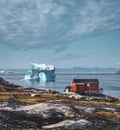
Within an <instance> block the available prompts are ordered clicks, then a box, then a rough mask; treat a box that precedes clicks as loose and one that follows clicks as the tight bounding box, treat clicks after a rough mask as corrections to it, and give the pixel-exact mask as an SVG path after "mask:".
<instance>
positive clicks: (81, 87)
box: [72, 79, 99, 93]
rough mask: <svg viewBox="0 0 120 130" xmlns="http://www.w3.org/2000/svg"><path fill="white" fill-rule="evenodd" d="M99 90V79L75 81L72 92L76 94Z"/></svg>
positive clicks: (73, 81)
mask: <svg viewBox="0 0 120 130" xmlns="http://www.w3.org/2000/svg"><path fill="white" fill-rule="evenodd" d="M98 90H99V81H98V79H73V80H72V91H73V92H76V93H85V92H96V91H98Z"/></svg>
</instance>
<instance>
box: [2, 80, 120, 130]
mask: <svg viewBox="0 0 120 130" xmlns="http://www.w3.org/2000/svg"><path fill="white" fill-rule="evenodd" d="M4 129H5V130H14V129H15V130H16V129H17V130H19V129H20V130H21V129H38V130H39V129H40V130H119V129H120V101H119V99H117V98H113V97H109V98H108V97H106V96H105V95H95V96H83V95H82V96H81V95H77V94H71V95H65V94H60V93H57V92H54V91H50V90H39V89H34V88H25V87H22V86H19V85H14V84H11V83H9V82H7V81H5V80H4V79H2V78H0V130H4Z"/></svg>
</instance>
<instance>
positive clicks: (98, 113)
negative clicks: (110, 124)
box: [95, 111, 120, 121]
mask: <svg viewBox="0 0 120 130" xmlns="http://www.w3.org/2000/svg"><path fill="white" fill-rule="evenodd" d="M95 114H97V115H102V116H107V117H110V118H113V119H115V120H117V121H120V114H117V113H113V112H105V111H101V112H96V113H95Z"/></svg>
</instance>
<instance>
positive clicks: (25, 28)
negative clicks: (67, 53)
mask: <svg viewBox="0 0 120 130" xmlns="http://www.w3.org/2000/svg"><path fill="white" fill-rule="evenodd" d="M119 5H120V1H119V0H115V1H112V0H109V1H108V0H93V1H90V0H84V1H83V0H79V1H78V0H74V1H73V0H60V1H58V0H11V1H9V0H0V41H1V43H3V44H6V45H8V46H11V47H14V48H19V49H31V48H45V47H47V48H50V47H53V48H54V49H55V51H56V52H57V51H58V50H59V49H60V50H62V49H65V48H67V46H68V44H69V43H70V42H71V41H72V40H75V39H78V38H81V37H86V36H88V35H94V34H96V33H97V34H100V33H101V32H106V31H112V30H119V29H120V24H119V23H120V17H119V16H120V8H119Z"/></svg>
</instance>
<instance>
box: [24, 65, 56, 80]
mask: <svg viewBox="0 0 120 130" xmlns="http://www.w3.org/2000/svg"><path fill="white" fill-rule="evenodd" d="M24 80H29V81H33V80H37V81H54V80H55V67H54V66H53V65H46V64H37V63H31V64H30V68H29V69H28V72H27V74H26V75H25V77H24Z"/></svg>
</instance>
